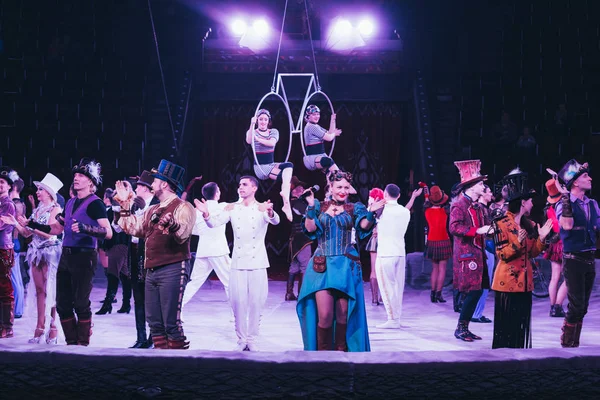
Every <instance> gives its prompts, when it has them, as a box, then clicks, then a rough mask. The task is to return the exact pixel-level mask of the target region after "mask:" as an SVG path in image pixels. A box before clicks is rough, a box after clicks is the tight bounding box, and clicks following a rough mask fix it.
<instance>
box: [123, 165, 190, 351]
mask: <svg viewBox="0 0 600 400" xmlns="http://www.w3.org/2000/svg"><path fill="white" fill-rule="evenodd" d="M151 172H152V176H153V177H154V181H153V182H152V190H153V191H154V195H155V196H156V198H157V199H158V200H159V201H160V203H159V204H156V205H153V206H150V207H149V208H148V209H147V210H146V211H145V212H144V214H143V215H142V216H135V215H132V214H131V206H132V204H133V198H134V195H133V191H132V190H131V186H130V185H129V183H126V182H121V181H118V182H117V184H116V189H117V196H115V200H117V201H118V202H119V203H120V205H121V212H120V216H121V218H120V219H119V226H121V228H123V230H124V231H125V232H127V233H128V234H129V235H132V236H136V237H138V238H144V240H145V251H146V253H145V255H146V259H145V262H144V267H145V268H146V271H147V273H146V285H145V300H146V304H145V305H146V319H147V321H148V325H149V326H150V332H151V334H152V341H153V342H154V348H156V349H187V348H189V342H187V341H186V339H187V338H186V337H185V335H184V333H183V327H182V325H181V299H182V298H183V292H184V290H185V286H186V284H187V282H188V280H189V278H190V257H191V256H190V237H191V235H192V228H193V227H194V223H195V222H196V212H195V211H194V207H192V205H191V204H190V203H188V202H185V201H183V200H181V199H180V198H179V197H177V194H178V193H181V192H182V191H183V185H182V179H183V175H184V173H185V169H183V168H182V167H180V166H179V165H176V164H173V163H171V162H170V161H167V160H161V162H160V165H159V166H158V169H153V170H152V171H151Z"/></svg>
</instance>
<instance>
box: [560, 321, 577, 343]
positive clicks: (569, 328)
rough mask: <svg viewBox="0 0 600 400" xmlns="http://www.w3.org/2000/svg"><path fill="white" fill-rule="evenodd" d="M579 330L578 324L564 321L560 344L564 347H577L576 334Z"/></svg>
mask: <svg viewBox="0 0 600 400" xmlns="http://www.w3.org/2000/svg"><path fill="white" fill-rule="evenodd" d="M576 330H577V324H571V323H569V322H567V320H566V319H565V322H563V326H562V335H560V345H561V346H562V347H575V335H576Z"/></svg>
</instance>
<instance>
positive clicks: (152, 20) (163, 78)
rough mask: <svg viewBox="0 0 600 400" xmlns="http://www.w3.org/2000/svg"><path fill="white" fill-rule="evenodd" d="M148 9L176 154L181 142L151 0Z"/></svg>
mask: <svg viewBox="0 0 600 400" xmlns="http://www.w3.org/2000/svg"><path fill="white" fill-rule="evenodd" d="M148 11H149V12H150V23H151V24H152V35H153V37H154V46H155V47H156V57H157V58H158V68H159V69H160V79H161V81H162V87H163V92H164V94H165V103H166V105H167V114H168V115H169V124H170V125H171V135H172V136H173V143H174V145H175V154H179V144H178V143H177V137H176V136H175V128H174V126H173V117H172V116H171V107H170V105H169V97H168V96H167V86H166V84H165V73H164V71H163V66H162V61H161V59H160V51H159V50H158V39H157V38H156V27H155V26H154V15H153V13H152V6H151V5H150V0H148Z"/></svg>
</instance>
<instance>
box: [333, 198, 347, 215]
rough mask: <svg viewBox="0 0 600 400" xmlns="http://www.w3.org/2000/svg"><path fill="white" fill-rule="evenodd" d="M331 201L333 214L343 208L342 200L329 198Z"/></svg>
mask: <svg viewBox="0 0 600 400" xmlns="http://www.w3.org/2000/svg"><path fill="white" fill-rule="evenodd" d="M331 202H332V203H333V205H332V208H331V210H332V211H333V214H334V215H337V213H338V211H341V210H343V209H344V204H346V203H345V202H343V201H337V200H331Z"/></svg>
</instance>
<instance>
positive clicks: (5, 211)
mask: <svg viewBox="0 0 600 400" xmlns="http://www.w3.org/2000/svg"><path fill="white" fill-rule="evenodd" d="M0 215H12V216H15V205H14V203H13V201H12V200H11V199H10V197H8V196H4V197H2V198H0ZM13 229H14V227H13V226H12V225H7V224H2V230H0V249H3V250H8V249H12V248H13Z"/></svg>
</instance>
